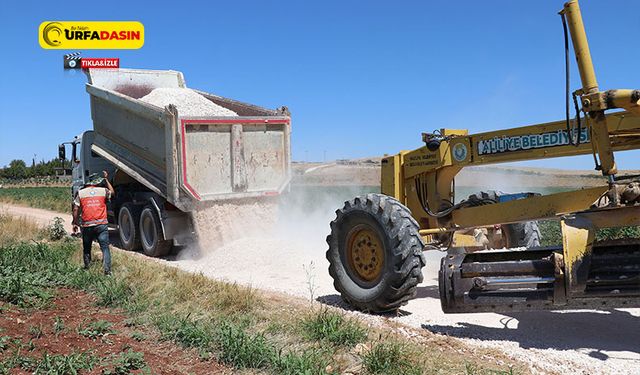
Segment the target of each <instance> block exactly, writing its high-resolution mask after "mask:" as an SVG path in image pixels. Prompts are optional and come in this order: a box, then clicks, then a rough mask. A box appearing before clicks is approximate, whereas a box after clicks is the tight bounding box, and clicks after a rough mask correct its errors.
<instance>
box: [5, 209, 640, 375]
mask: <svg viewBox="0 0 640 375" xmlns="http://www.w3.org/2000/svg"><path fill="white" fill-rule="evenodd" d="M0 212H8V213H10V214H13V215H21V216H26V217H30V218H33V219H34V220H36V221H38V222H39V223H42V224H47V223H48V222H49V221H50V220H51V219H52V218H53V217H54V216H61V217H63V219H65V221H66V222H67V223H68V222H69V221H70V217H69V215H60V214H56V213H51V212H48V211H45V210H37V209H31V208H24V207H17V206H12V205H6V204H0ZM289 214H290V215H288V221H289V222H286V223H283V225H282V226H281V227H282V228H283V231H282V232H281V233H279V234H278V235H275V236H273V237H271V238H267V239H265V238H264V237H255V238H245V239H243V240H240V241H236V242H235V243H233V244H231V245H229V246H227V247H225V248H220V249H216V250H215V251H212V252H210V253H209V254H208V255H207V256H206V257H205V258H202V259H198V260H191V259H188V254H186V253H183V254H182V255H181V256H179V257H178V260H167V261H166V262H167V264H170V265H173V266H177V267H180V268H182V269H185V270H190V271H194V272H202V273H203V274H205V275H207V276H210V277H212V278H217V279H224V280H228V281H235V282H238V283H241V284H247V285H251V286H253V287H256V288H259V289H267V290H273V291H279V292H285V293H289V294H292V295H295V296H300V297H305V298H309V297H310V296H311V295H313V298H319V299H320V300H321V301H323V302H325V303H328V304H333V305H338V306H340V305H341V301H340V298H339V297H338V296H337V295H336V292H335V290H334V289H333V286H332V284H331V279H330V278H329V276H328V274H327V271H326V270H327V266H328V263H327V261H326V259H325V258H324V252H325V251H326V247H327V246H326V244H325V242H324V236H326V234H327V233H326V232H327V231H328V222H329V220H330V219H331V218H332V216H333V213H332V212H331V210H328V211H325V212H316V213H314V214H313V215H306V214H305V215H303V214H302V213H301V214H298V215H296V214H294V213H289ZM441 256H442V253H439V252H428V253H427V266H426V267H425V269H424V270H423V272H424V275H425V281H424V283H423V284H421V285H420V286H419V290H418V298H417V299H415V300H413V301H411V302H409V304H408V305H407V306H405V307H404V308H403V309H402V311H401V314H400V316H398V317H395V316H394V317H379V316H371V315H365V314H360V313H355V312H353V314H357V315H359V316H361V317H363V318H364V319H371V320H378V321H383V320H385V319H389V320H392V321H397V322H401V323H405V324H407V325H410V326H413V327H417V328H422V329H426V330H429V331H432V332H435V333H440V334H444V335H449V336H451V337H456V338H459V339H461V340H463V341H465V342H467V343H470V344H472V345H477V346H484V347H491V348H497V349H501V350H503V351H504V352H506V353H507V354H508V355H511V356H513V357H515V358H517V359H519V360H521V361H524V362H528V363H530V365H531V368H532V370H533V371H534V372H540V373H554V372H556V373H572V374H638V373H640V340H639V339H638V337H639V336H640V309H616V310H610V311H598V310H579V311H565V312H529V313H513V314H456V315H445V314H443V313H442V311H441V309H440V302H439V299H438V291H437V280H436V275H437V268H438V265H439V260H440V258H441ZM185 258H186V259H185Z"/></svg>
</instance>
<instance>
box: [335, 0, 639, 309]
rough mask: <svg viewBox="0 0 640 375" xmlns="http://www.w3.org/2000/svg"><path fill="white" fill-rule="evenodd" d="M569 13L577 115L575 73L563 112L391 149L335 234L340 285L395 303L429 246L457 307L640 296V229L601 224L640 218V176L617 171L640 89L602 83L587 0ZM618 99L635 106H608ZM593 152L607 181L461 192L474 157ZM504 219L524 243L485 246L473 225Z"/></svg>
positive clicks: (415, 280) (444, 296) (414, 280)
mask: <svg viewBox="0 0 640 375" xmlns="http://www.w3.org/2000/svg"><path fill="white" fill-rule="evenodd" d="M560 15H561V17H562V21H563V25H564V26H565V46H566V50H567V56H566V58H567V72H568V68H569V62H568V50H569V48H568V47H569V45H568V40H569V35H570V37H571V38H570V39H571V41H572V42H573V49H574V52H575V57H576V60H577V65H578V69H579V71H580V77H581V81H582V87H581V88H580V89H578V90H576V91H575V92H573V93H572V95H573V98H574V103H575V107H576V112H577V113H576V117H575V118H574V119H570V115H569V113H570V100H569V98H570V95H569V89H568V82H569V80H568V73H567V102H566V103H565V104H566V106H567V108H566V118H565V119H564V120H562V121H556V122H550V123H545V124H538V125H530V126H523V127H517V128H512V129H506V130H499V131H493V132H487V133H480V134H473V135H469V134H468V132H467V131H466V130H452V129H441V130H440V131H438V132H434V133H425V134H423V141H424V143H425V145H424V146H423V147H421V148H419V149H416V150H412V151H403V152H400V153H399V154H397V155H393V156H389V157H386V158H384V159H383V160H382V173H381V176H382V179H381V190H382V194H368V195H367V196H361V197H356V198H355V199H353V200H352V201H349V202H345V206H344V207H343V208H342V209H340V210H338V211H337V217H336V219H335V220H334V221H332V222H331V234H330V235H329V236H328V237H327V242H328V244H329V250H328V251H327V259H328V260H329V262H330V267H329V272H330V274H331V276H332V277H333V279H334V285H335V287H336V289H337V290H338V291H339V292H341V294H342V296H343V298H344V299H345V300H347V301H348V302H349V303H351V304H352V305H353V306H354V307H356V308H359V309H362V310H366V311H371V312H383V311H389V310H394V309H397V308H398V307H399V306H401V305H403V304H405V303H406V302H407V301H408V300H410V299H411V298H413V297H414V296H415V291H416V286H417V284H419V283H420V282H421V281H422V277H423V276H422V272H421V268H422V266H423V265H424V257H423V255H422V251H423V250H428V249H447V250H448V253H447V255H446V256H445V257H444V258H443V260H442V264H441V269H440V272H439V287H440V299H441V302H442V308H443V310H444V311H445V312H448V313H455V312H480V311H513V310H531V309H560V308H569V307H571V308H576V307H577V308H579V307H582V306H593V304H597V306H605V307H616V306H626V307H631V306H640V239H633V238H627V239H622V240H617V241H607V242H596V241H595V237H596V232H597V231H598V230H599V229H603V228H614V227H628V226H640V181H639V180H638V177H640V176H619V175H617V167H616V163H615V158H614V152H616V151H623V150H634V149H640V90H629V89H621V90H608V91H600V89H599V86H598V83H597V80H596V75H595V70H594V68H593V64H592V62H591V55H590V52H589V46H588V43H587V38H586V33H585V30H584V26H583V23H582V16H581V14H580V8H579V5H578V2H577V0H572V1H569V2H568V3H566V4H565V5H564V7H563V9H562V10H561V11H560ZM611 109H622V110H623V111H620V112H614V113H610V114H606V113H605V112H606V111H607V110H611ZM585 154H593V157H594V161H595V164H596V169H598V170H600V171H602V174H603V184H602V186H598V187H594V188H588V189H581V190H577V191H571V192H563V193H557V194H550V195H544V196H543V195H538V194H532V193H525V194H509V195H504V194H503V195H500V194H497V193H495V192H493V193H484V194H480V195H473V196H470V197H469V198H467V199H464V200H462V201H460V202H458V203H454V202H456V200H455V196H454V190H455V189H454V179H455V176H456V175H457V174H458V173H459V172H460V171H461V170H462V169H463V168H464V167H467V166H478V165H487V164H496V163H504V162H515V161H523V160H534V159H546V158H554V157H561V156H570V155H585ZM605 202H606V203H605ZM541 219H546V220H558V221H560V223H561V229H562V243H561V244H558V245H557V246H554V247H546V248H542V247H540V246H539V242H538V241H537V239H536V238H533V237H529V235H528V234H527V233H526V231H527V228H529V229H531V228H534V227H532V226H534V225H535V221H536V220H541ZM497 226H501V227H502V228H503V229H504V231H505V236H504V241H503V243H502V245H506V247H520V248H519V249H518V250H482V246H479V245H480V244H479V243H477V241H475V237H474V236H470V235H469V234H468V233H469V231H473V230H474V229H476V230H477V229H481V228H493V227H497ZM532 233H535V228H534V232H532ZM484 246H485V247H486V243H485V244H484ZM522 246H524V247H525V248H522ZM500 247H502V246H500Z"/></svg>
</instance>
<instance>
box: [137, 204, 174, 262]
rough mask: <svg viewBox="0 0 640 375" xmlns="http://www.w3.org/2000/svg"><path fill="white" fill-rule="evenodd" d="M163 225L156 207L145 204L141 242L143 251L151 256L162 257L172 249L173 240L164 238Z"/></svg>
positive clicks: (141, 223) (141, 224)
mask: <svg viewBox="0 0 640 375" xmlns="http://www.w3.org/2000/svg"><path fill="white" fill-rule="evenodd" d="M161 225H162V224H161V223H160V217H159V216H158V212H157V211H156V209H155V208H154V207H153V206H151V205H148V206H145V207H144V208H143V209H142V212H141V213H140V242H141V244H142V251H144V253H145V254H146V255H148V256H150V257H160V256H163V255H167V254H169V252H170V251H171V245H172V242H171V241H166V240H164V239H163V235H162V226H161Z"/></svg>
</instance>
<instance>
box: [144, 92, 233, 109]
mask: <svg viewBox="0 0 640 375" xmlns="http://www.w3.org/2000/svg"><path fill="white" fill-rule="evenodd" d="M140 100H142V101H143V102H146V103H149V104H153V105H155V106H158V107H160V108H164V107H165V106H167V105H169V104H173V105H175V106H176V108H178V115H180V116H237V115H238V114H237V113H235V112H233V111H231V110H229V109H226V108H224V107H221V106H219V105H217V104H215V103H213V102H212V101H210V100H209V99H207V98H205V97H204V96H202V95H200V94H198V93H197V92H195V91H193V90H191V89H186V88H166V87H161V88H157V89H154V90H153V91H151V92H150V93H149V94H147V95H145V96H143V97H142V98H140Z"/></svg>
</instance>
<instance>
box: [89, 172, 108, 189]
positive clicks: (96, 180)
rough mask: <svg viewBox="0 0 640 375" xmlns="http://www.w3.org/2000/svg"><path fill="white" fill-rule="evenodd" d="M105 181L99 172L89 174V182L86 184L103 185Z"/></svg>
mask: <svg viewBox="0 0 640 375" xmlns="http://www.w3.org/2000/svg"><path fill="white" fill-rule="evenodd" d="M103 182H104V178H102V177H100V175H99V174H97V173H92V174H90V175H89V177H87V182H86V183H85V186H89V185H92V186H100V185H102V183H103Z"/></svg>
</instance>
